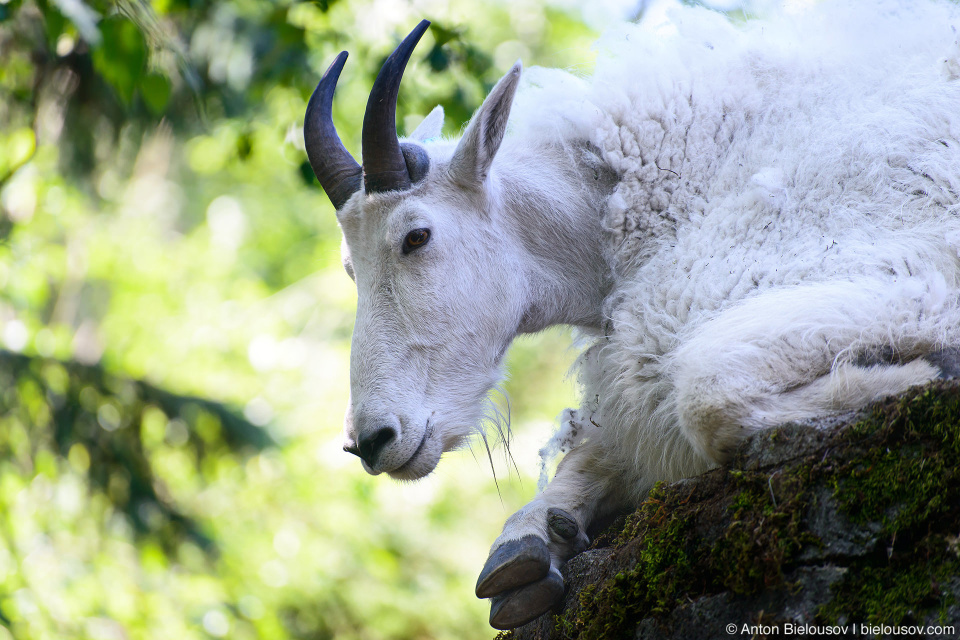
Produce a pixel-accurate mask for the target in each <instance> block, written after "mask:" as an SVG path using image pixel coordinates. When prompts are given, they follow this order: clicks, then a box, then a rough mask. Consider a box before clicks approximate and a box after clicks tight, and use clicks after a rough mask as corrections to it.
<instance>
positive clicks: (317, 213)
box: [0, 0, 594, 640]
mask: <svg viewBox="0 0 960 640" xmlns="http://www.w3.org/2000/svg"><path fill="white" fill-rule="evenodd" d="M416 7H421V8H419V9H418V8H416ZM424 7H429V10H428V9H425V8H424ZM421 17H427V18H429V19H431V20H432V21H433V26H432V28H431V30H430V32H429V33H428V34H427V36H425V38H424V41H423V42H422V43H421V44H420V47H419V48H418V49H417V52H416V54H415V56H414V59H413V60H412V62H411V65H410V68H409V69H408V72H407V74H406V75H405V79H404V86H403V89H402V91H401V100H400V104H399V110H398V119H399V125H400V128H401V129H402V130H407V131H409V130H412V128H413V127H414V126H416V124H417V123H418V122H419V121H420V119H421V118H422V117H423V116H424V115H426V114H427V113H428V112H429V111H430V110H431V109H432V108H433V107H434V106H435V105H436V104H442V105H443V106H444V108H445V110H446V113H447V122H446V130H445V131H446V133H447V134H451V135H452V134H456V133H457V132H458V131H459V130H460V127H461V126H462V124H463V123H464V122H465V121H466V120H467V119H468V118H469V115H470V114H471V113H472V111H473V110H474V109H475V108H476V107H477V106H478V105H479V103H480V101H481V100H482V98H483V96H484V95H485V94H486V92H487V91H488V90H489V88H490V87H491V86H492V85H493V83H494V82H496V80H497V79H498V77H499V74H500V73H501V72H503V71H505V70H506V69H508V68H509V66H510V65H511V64H512V63H513V61H514V60H516V59H517V58H523V60H524V62H525V64H543V65H545V66H560V67H571V68H578V67H584V66H589V64H590V62H591V60H592V53H591V52H590V51H589V49H588V47H589V44H590V42H591V41H592V39H593V37H594V34H593V33H592V32H591V31H590V29H588V28H587V27H585V26H584V25H583V24H582V23H581V21H580V18H579V16H575V15H572V14H568V13H566V12H565V10H562V9H559V8H556V7H551V6H542V5H541V4H539V3H537V2H534V1H533V0H530V1H527V0H516V1H513V2H509V3H507V2H504V3H490V4H481V3H468V2H460V3H453V4H448V3H425V4H424V3H416V5H414V4H412V3H411V4H408V3H406V2H402V1H401V0H386V1H385V0H359V1H351V2H349V3H348V2H347V1H346V0H320V1H315V2H295V1H293V0H281V1H278V2H249V1H246V0H237V1H235V2H210V1H207V0H151V1H148V0H123V1H118V2H111V1H107V0H49V1H48V0H0V56H2V60H3V62H2V64H0V346H3V347H5V348H6V351H0V638H3V637H6V636H12V637H15V638H18V639H22V640H32V639H47V638H51V639H53V638H56V639H61V638H93V639H98V638H103V639H114V638H118V639H119V638H176V639H178V640H180V639H189V638H209V637H230V638H238V639H244V638H333V637H336V638H364V639H366V638H432V637H437V638H479V637H490V636H491V635H492V634H491V632H490V629H489V627H487V625H486V615H487V605H486V603H484V602H480V601H477V600H476V599H475V598H474V596H473V595H472V594H473V582H474V580H475V576H476V572H477V571H478V570H479V568H480V567H481V566H482V563H483V560H484V558H485V556H486V552H487V549H488V547H489V544H490V543H491V542H492V540H493V539H494V538H495V537H496V535H497V533H498V532H499V528H500V526H501V524H502V521H503V520H504V518H505V517H506V516H507V515H509V514H510V513H512V512H513V511H514V510H515V509H516V508H518V507H519V506H520V505H522V504H523V503H524V502H526V501H527V500H528V499H529V498H530V497H531V496H532V493H533V490H534V487H535V480H534V478H535V476H536V473H537V468H536V460H535V456H534V455H533V452H535V451H536V444H535V443H537V442H538V441H539V440H542V439H544V438H545V437H546V432H547V430H548V429H549V428H550V427H549V424H547V423H546V422H545V421H547V422H549V421H550V420H551V419H552V418H553V416H555V415H556V414H557V413H559V411H560V410H561V409H562V408H563V407H565V406H568V405H569V404H570V403H571V398H572V395H573V393H572V386H571V385H570V384H569V383H563V382H562V377H563V373H564V371H565V369H566V368H567V367H568V366H569V364H570V362H571V361H572V359H573V354H572V353H570V352H568V351H567V350H565V348H564V346H563V345H564V344H566V343H567V342H568V336H567V335H566V334H565V333H564V332H562V331H555V332H548V333H547V334H545V335H543V336H539V337H535V338H524V339H522V340H520V341H518V345H517V346H516V347H515V348H514V350H513V351H512V354H511V357H510V367H511V371H512V378H511V380H510V381H508V383H507V384H506V390H507V392H508V393H509V395H510V396H511V403H512V404H511V408H512V412H513V424H514V432H515V439H514V445H513V450H514V455H515V457H516V458H517V463H518V464H517V466H516V468H519V469H520V470H521V473H522V474H523V478H522V481H521V482H518V481H517V478H516V477H514V478H511V479H509V480H505V476H506V475H507V474H509V473H510V472H511V471H512V470H513V469H514V468H515V467H514V466H513V465H512V464H509V463H507V462H506V461H505V460H504V459H503V456H502V455H500V454H499V453H498V452H495V453H496V455H495V456H494V462H495V465H496V473H497V474H498V483H494V482H493V478H492V477H491V469H490V466H489V463H488V461H487V452H486V451H485V450H484V449H483V446H482V444H481V445H479V446H475V447H474V449H475V451H474V452H473V453H471V452H469V451H468V452H460V453H454V454H448V455H447V456H445V457H446V458H448V459H447V460H445V461H444V462H443V463H442V464H441V466H440V468H439V470H438V472H437V473H436V474H435V475H434V476H432V477H431V478H428V479H426V480H424V481H421V482H419V483H416V484H407V485H398V484H395V483H392V482H391V481H389V480H386V479H383V478H371V477H369V476H366V475H365V474H364V473H363V472H362V470H361V469H360V466H359V464H357V463H356V462H355V461H354V460H353V459H351V457H350V456H348V455H347V454H344V453H343V452H342V451H340V444H339V431H340V423H341V418H342V415H343V411H344V408H345V405H346V398H347V395H348V393H347V383H348V352H349V338H350V334H351V331H352V323H353V310H354V305H355V294H354V290H353V285H352V283H351V282H350V280H349V279H348V278H347V277H346V275H345V274H344V273H343V272H342V269H341V267H340V264H339V244H340V236H339V231H338V229H337V226H336V221H335V218H334V216H333V210H332V208H331V206H330V204H329V202H328V201H327V199H326V197H325V196H324V194H323V193H322V191H321V190H320V189H319V186H318V185H317V183H316V180H315V179H314V177H313V175H312V172H311V171H310V168H309V164H308V163H307V161H306V155H305V152H304V150H303V143H302V133H301V128H302V118H303V112H304V110H305V107H306V100H307V98H308V97H309V95H310V92H311V91H312V89H313V87H314V85H315V83H316V81H317V80H318V79H319V76H320V74H321V73H322V71H323V70H324V69H325V68H326V66H327V65H328V64H329V62H330V61H331V60H332V58H333V56H334V55H335V54H336V53H337V52H338V51H340V50H342V49H348V50H349V51H350V59H349V61H348V63H347V68H346V70H345V71H344V73H343V76H342V78H341V81H340V86H339V88H338V91H337V97H336V102H335V119H336V121H337V127H338V130H339V132H340V135H341V137H342V139H343V140H344V142H345V143H346V145H347V147H348V148H349V149H350V150H351V151H352V152H354V154H355V155H358V151H359V137H360V124H361V117H360V115H359V114H362V111H363V107H364V104H365V102H366V97H367V92H368V90H369V87H370V85H371V83H372V81H373V78H374V77H375V75H376V73H377V71H378V70H379V66H380V63H381V62H382V61H383V60H384V59H385V57H386V56H387V55H388V54H389V53H390V52H391V51H392V48H393V46H394V45H395V44H396V42H397V41H398V40H399V38H400V37H401V36H402V35H404V34H405V33H406V32H407V31H408V29H409V28H410V27H411V26H412V25H414V24H416V22H417V21H418V20H419V19H420V18H421ZM241 414H242V415H241ZM498 485H499V486H498ZM498 492H499V497H498Z"/></svg>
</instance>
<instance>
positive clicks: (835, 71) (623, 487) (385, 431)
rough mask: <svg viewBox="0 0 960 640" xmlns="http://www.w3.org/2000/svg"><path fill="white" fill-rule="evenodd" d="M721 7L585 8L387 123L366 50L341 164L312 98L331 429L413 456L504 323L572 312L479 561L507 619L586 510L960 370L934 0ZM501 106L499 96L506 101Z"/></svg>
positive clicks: (953, 81) (366, 452)
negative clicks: (549, 427)
mask: <svg viewBox="0 0 960 640" xmlns="http://www.w3.org/2000/svg"><path fill="white" fill-rule="evenodd" d="M826 4H827V5H829V6H826V7H820V8H817V9H815V10H811V11H809V12H808V13H803V14H799V15H789V16H786V17H781V18H776V17H775V18H771V19H770V20H765V21H748V22H747V23H746V24H743V25H739V26H737V25H733V24H732V23H731V22H730V21H728V20H727V19H726V18H724V17H722V16H719V15H717V14H713V13H711V12H708V11H706V10H703V9H691V8H680V7H678V8H677V9H676V11H675V13H674V14H673V16H672V22H669V23H663V24H659V25H641V26H630V27H624V28H623V29H622V30H620V31H616V32H613V33H611V34H608V35H607V36H605V39H604V40H603V41H602V43H603V45H604V46H605V47H606V49H607V53H605V54H604V53H602V54H601V59H600V61H599V62H598V65H597V70H596V72H595V74H594V75H593V77H592V78H590V79H581V78H576V77H573V76H571V75H569V74H566V73H564V72H560V71H550V70H543V69H534V70H531V71H528V72H527V76H528V78H526V80H527V82H526V83H525V86H524V87H523V89H522V90H521V91H519V92H518V86H520V84H521V66H520V63H519V62H518V63H517V64H516V65H515V66H514V67H513V68H512V69H510V70H509V71H508V72H507V74H506V75H505V76H504V77H503V78H502V79H501V80H500V81H499V83H498V84H497V85H496V86H495V87H494V88H493V90H492V91H491V92H490V95H489V96H488V97H487V98H486V100H485V101H484V103H483V105H482V106H481V107H480V108H479V110H478V111H477V112H476V114H475V115H474V116H473V118H472V119H471V121H470V123H469V125H468V127H467V128H466V131H465V133H464V134H463V136H462V138H461V139H460V140H459V141H455V140H445V139H440V138H438V136H439V134H440V129H441V125H442V119H443V114H442V111H439V110H435V111H434V112H433V113H431V114H430V115H429V116H428V117H427V118H426V119H425V120H424V122H423V123H422V124H421V125H420V126H419V127H418V128H417V130H416V131H414V132H413V134H412V135H411V136H410V137H409V138H407V139H404V140H400V139H398V137H397V133H396V124H395V110H396V100H397V95H398V91H399V86H400V78H401V75H402V73H403V70H404V68H405V66H406V63H407V61H408V59H409V58H410V55H411V53H412V51H413V48H414V47H415V46H416V43H417V42H418V40H419V39H420V37H421V36H422V35H423V33H424V32H425V30H426V29H427V25H428V24H429V23H427V22H426V21H424V22H422V23H421V24H420V25H419V26H417V27H416V29H414V31H413V32H412V33H411V34H410V35H409V36H408V37H407V38H406V39H405V40H404V41H403V42H402V44H400V46H399V47H398V48H397V49H396V51H395V52H394V53H393V55H391V56H390V58H389V59H387V61H386V62H385V63H384V65H383V68H382V70H381V71H380V74H379V76H378V77H377V80H376V82H375V83H374V86H373V89H372V92H371V94H370V98H369V102H368V103H367V109H366V113H365V115H364V119H363V136H362V143H363V165H362V166H361V165H359V164H357V162H356V161H354V159H353V158H352V157H351V156H350V154H349V153H348V152H347V150H346V149H345V148H344V146H343V144H342V143H341V142H340V139H339V138H338V137H337V134H336V131H335V129H334V126H333V122H332V119H331V104H332V100H333V92H334V87H335V85H336V82H337V79H338V77H339V75H340V72H341V70H342V68H343V65H344V63H345V61H346V55H347V54H346V52H344V53H341V54H340V55H339V56H338V57H337V59H336V60H335V61H334V62H333V64H332V65H331V66H330V68H329V69H328V70H327V72H326V74H325V75H324V76H323V79H322V80H321V81H320V83H319V85H318V87H317V89H316V91H315V92H314V94H313V96H312V98H311V100H310V103H309V106H308V108H307V113H306V120H305V126H304V135H305V141H306V150H307V153H308V155H309V159H310V162H311V165H312V167H313V169H314V172H315V173H316V175H317V178H318V179H319V181H320V183H321V185H322V186H323V188H324V190H325V191H326V193H327V195H328V196H329V197H330V199H331V201H332V202H333V204H334V206H335V208H336V210H337V219H338V221H339V223H340V227H341V229H342V231H343V236H344V244H343V263H344V266H345V268H346V270H347V273H348V274H349V275H350V277H351V278H353V279H354V281H355V283H356V287H357V294H358V300H357V319H356V327H355V329H354V334H353V344H352V354H351V371H350V375H351V400H350V407H349V409H348V411H347V417H346V444H345V446H344V449H345V450H346V451H349V452H351V453H353V454H356V455H357V456H359V457H360V459H361V460H362V462H363V467H364V469H366V470H367V471H368V472H369V473H372V474H379V473H387V474H388V475H390V476H392V477H394V478H397V479H403V480H406V479H414V478H419V477H422V476H424V475H426V474H428V473H430V472H431V471H432V470H433V469H434V467H435V466H436V465H437V463H438V462H439V460H440V457H441V454H442V453H443V452H444V451H449V450H451V449H453V448H456V447H458V446H461V445H462V444H464V442H465V441H466V440H467V439H468V437H469V436H470V435H471V433H472V432H474V431H475V430H476V429H477V428H478V424H479V423H480V422H481V421H482V416H483V415H484V403H485V399H486V396H487V394H488V392H489V391H490V389H491V388H492V387H493V386H494V385H495V384H496V383H497V381H498V380H499V379H500V378H501V375H502V364H503V359H504V354H505V352H506V350H507V347H508V346H509V345H510V343H511V341H512V340H513V338H514V337H515V336H517V335H518V334H521V333H531V332H537V331H540V330H542V329H544V328H545V327H549V326H551V325H555V324H568V325H573V326H575V327H577V328H578V329H579V330H580V331H581V332H582V333H583V334H584V335H585V336H586V338H587V340H588V346H587V348H586V349H585V351H584V352H583V354H582V355H581V356H580V358H579V361H578V367H579V369H578V370H579V376H580V382H581V385H582V388H583V400H582V404H581V405H580V407H579V408H577V409H576V410H568V411H566V412H565V413H564V415H563V416H562V418H561V422H562V424H561V428H560V431H559V432H558V435H557V436H556V437H555V442H557V443H560V444H563V445H564V446H565V448H567V449H569V453H568V454H567V455H566V456H565V458H564V459H563V460H562V461H561V463H560V465H559V467H558V469H557V472H556V476H555V477H554V479H553V481H552V482H551V483H550V484H549V485H548V486H547V487H546V489H545V490H544V491H543V492H542V493H540V494H539V495H538V496H537V497H536V498H534V500H533V501H532V502H530V503H529V504H528V505H527V506H525V507H524V508H523V509H521V510H520V511H519V512H517V513H516V514H514V515H513V516H511V517H510V518H509V519H508V520H507V522H506V525H505V526H504V529H503V534H502V535H501V536H500V537H499V538H498V539H497V540H496V542H495V543H494V544H493V548H492V550H491V554H490V557H489V559H488V561H487V563H486V566H485V567H484V568H483V571H482V573H481V575H480V579H479V581H478V583H477V588H476V591H477V595H478V596H480V597H482V598H492V605H491V614H490V620H491V624H492V625H493V626H495V627H498V628H511V627H516V626H519V625H521V624H523V623H525V622H527V621H529V620H531V619H533V618H535V617H537V616H538V615H540V614H541V613H543V612H545V611H547V610H549V609H550V608H551V607H552V606H553V605H554V604H555V603H556V602H557V601H558V600H559V599H560V598H561V597H562V594H563V589H564V586H563V579H562V577H561V574H560V571H559V568H560V567H561V566H562V564H563V563H564V562H565V561H566V560H567V559H568V558H569V557H571V556H572V555H573V554H576V553H578V552H579V551H581V550H582V549H583V548H584V547H585V545H586V544H587V541H588V539H587V531H588V530H590V527H591V524H593V523H596V522H597V521H598V520H600V519H602V518H604V517H606V516H608V515H609V514H611V513H613V512H617V511H622V510H624V509H628V508H631V507H635V506H637V505H638V504H639V503H640V501H641V500H642V499H643V497H644V495H645V493H646V492H647V491H648V489H649V488H650V487H651V485H652V484H653V483H654V482H656V481H658V480H674V479H678V478H681V477H685V476H690V475H693V474H698V473H700V472H702V471H704V470H706V469H709V468H710V467H713V466H716V465H719V464H723V462H724V461H725V460H727V459H728V457H729V456H730V454H731V452H732V451H733V450H734V449H735V447H736V446H737V444H738V443H739V442H740V441H741V440H742V439H743V438H744V437H746V436H747V435H749V434H750V433H752V432H755V431H757V430H759V429H766V428H769V427H773V426H775V425H777V424H780V423H782V422H785V421H789V420H801V419H807V418H812V417H816V416H821V415H825V414H829V413H832V412H837V411H841V410H846V409H850V408H855V407H859V406H861V405H863V404H864V403H867V402H869V401H871V400H873V399H876V398H880V397H882V396H885V395H888V394H895V393H899V392H901V391H903V390H905V389H907V388H908V387H910V386H912V385H916V384H920V383H924V382H927V381H929V380H931V379H934V378H937V377H952V376H956V375H957V374H958V373H960V358H958V354H960V349H958V347H960V253H958V251H960V195H958V194H960V81H958V80H957V78H958V76H960V48H958V45H957V44H956V42H954V41H953V39H954V38H955V36H954V35H953V34H952V33H951V31H950V26H949V25H950V24H951V21H955V19H956V16H957V12H956V9H955V8H951V7H949V6H948V5H940V4H933V3H931V4H923V5H922V6H920V5H917V6H910V7H909V8H898V7H896V6H893V5H890V4H879V5H877V4H872V5H869V6H863V5H842V6H841V5H837V4H836V3H826ZM511 109H512V110H513V117H512V118H511V117H510V115H511Z"/></svg>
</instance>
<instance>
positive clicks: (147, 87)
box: [140, 73, 170, 115]
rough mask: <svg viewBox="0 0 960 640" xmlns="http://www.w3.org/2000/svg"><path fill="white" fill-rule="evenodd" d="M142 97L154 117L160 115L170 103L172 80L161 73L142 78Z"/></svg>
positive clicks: (149, 74)
mask: <svg viewBox="0 0 960 640" xmlns="http://www.w3.org/2000/svg"><path fill="white" fill-rule="evenodd" d="M140 97H142V98H143V102H144V104H146V105H147V108H148V109H150V112H151V113H153V114H154V115H160V114H161V113H163V110H164V109H166V108H167V103H168V102H170V80H169V79H167V77H166V76H164V75H161V74H159V73H148V74H147V75H145V76H143V77H142V78H140Z"/></svg>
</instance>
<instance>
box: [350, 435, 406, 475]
mask: <svg viewBox="0 0 960 640" xmlns="http://www.w3.org/2000/svg"><path fill="white" fill-rule="evenodd" d="M396 437H397V432H396V431H395V430H394V429H393V427H386V426H385V427H377V428H376V429H372V430H371V431H369V432H368V433H364V434H361V436H360V437H359V438H358V439H357V448H358V449H359V453H357V455H358V456H360V457H361V458H362V459H363V461H364V462H366V463H367V466H369V467H371V468H372V467H373V465H374V463H375V462H376V461H377V456H378V455H379V453H380V451H382V450H383V448H384V447H385V446H387V445H388V444H390V443H391V442H393V440H394V438H396ZM351 453H353V452H352V451H351Z"/></svg>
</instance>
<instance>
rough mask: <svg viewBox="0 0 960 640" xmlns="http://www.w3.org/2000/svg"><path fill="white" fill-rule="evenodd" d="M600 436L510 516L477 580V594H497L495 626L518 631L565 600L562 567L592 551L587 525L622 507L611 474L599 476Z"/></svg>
mask: <svg viewBox="0 0 960 640" xmlns="http://www.w3.org/2000/svg"><path fill="white" fill-rule="evenodd" d="M598 440H599V439H593V440H587V441H586V442H583V443H582V444H580V445H579V446H577V447H576V448H575V449H573V450H572V451H571V452H570V453H568V454H567V456H566V457H565V458H564V459H563V460H562V461H561V462H560V465H559V466H558V467H557V473H556V475H555V476H554V478H553V480H552V481H551V482H550V484H548V485H547V487H546V489H544V491H543V493H541V494H540V495H539V496H537V497H536V498H534V499H533V500H532V501H531V502H529V503H528V504H527V505H526V506H524V507H523V508H522V509H520V510H519V511H517V512H516V513H515V514H513V515H512V516H510V517H509V518H508V519H507V522H506V524H504V527H503V533H502V534H500V537H499V538H497V540H496V542H494V543H493V547H492V548H491V550H490V557H489V558H488V559H487V562H486V564H485V565H484V567H483V571H482V572H481V573H480V578H479V579H478V580H477V597H480V598H491V599H492V600H491V603H490V625H491V626H493V627H494V628H497V629H513V628H515V627H519V626H520V625H523V624H526V623H527V622H530V621H531V620H533V619H534V618H537V617H538V616H540V615H541V614H543V613H546V612H547V611H549V610H550V609H551V608H552V607H554V606H555V605H556V604H558V603H559V601H560V600H561V599H562V598H563V591H564V587H563V578H562V576H561V574H560V568H561V567H562V566H563V564H564V563H565V562H566V561H567V560H568V559H569V558H571V557H573V556H574V555H576V554H578V553H580V552H581V551H583V550H584V549H586V547H587V544H588V542H589V540H588V538H587V534H586V531H587V528H588V527H589V526H590V524H591V522H593V521H594V519H596V518H598V517H601V516H602V515H604V514H606V513H607V512H609V511H611V510H612V509H615V508H616V504H614V503H616V500H614V499H613V493H614V492H612V491H611V490H610V482H609V478H608V477H606V476H600V475H598V471H599V470H601V469H604V468H605V467H604V465H601V464H598V461H597V458H598V457H600V456H599V442H598Z"/></svg>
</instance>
